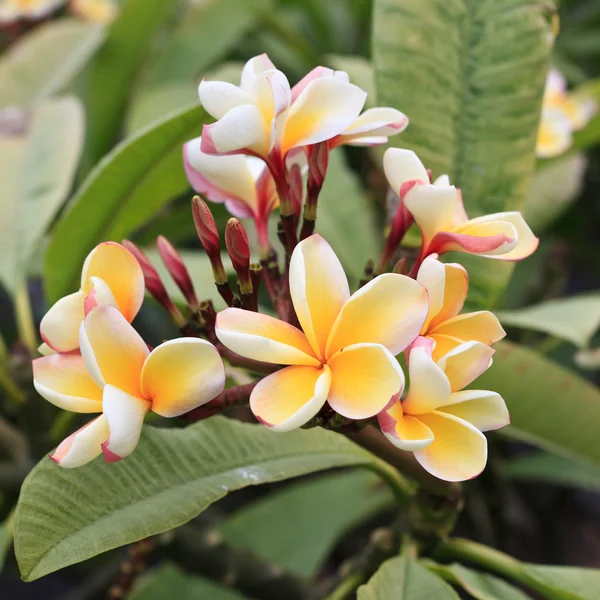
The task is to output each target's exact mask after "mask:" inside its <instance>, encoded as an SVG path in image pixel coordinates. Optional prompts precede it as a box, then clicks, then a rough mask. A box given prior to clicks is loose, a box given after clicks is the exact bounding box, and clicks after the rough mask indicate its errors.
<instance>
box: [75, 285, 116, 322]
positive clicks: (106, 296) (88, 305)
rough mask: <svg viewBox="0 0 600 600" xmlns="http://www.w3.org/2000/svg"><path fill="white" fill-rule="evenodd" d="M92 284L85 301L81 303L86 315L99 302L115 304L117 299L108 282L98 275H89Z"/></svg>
mask: <svg viewBox="0 0 600 600" xmlns="http://www.w3.org/2000/svg"><path fill="white" fill-rule="evenodd" d="M90 281H91V284H92V290H91V292H90V293H89V294H88V295H87V297H86V299H85V302H84V303H83V310H84V312H85V314H86V315H87V314H88V313H89V312H90V310H92V308H94V307H95V306H98V305H99V304H109V305H110V306H115V307H116V306H117V301H116V300H115V297H114V296H113V293H112V291H111V289H110V288H109V287H108V284H107V283H106V282H105V281H104V280H103V279H100V277H90Z"/></svg>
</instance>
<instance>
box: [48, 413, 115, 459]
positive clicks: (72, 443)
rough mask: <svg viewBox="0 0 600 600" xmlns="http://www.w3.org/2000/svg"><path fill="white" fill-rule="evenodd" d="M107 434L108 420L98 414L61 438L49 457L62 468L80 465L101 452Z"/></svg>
mask: <svg viewBox="0 0 600 600" xmlns="http://www.w3.org/2000/svg"><path fill="white" fill-rule="evenodd" d="M108 435H109V429H108V421H107V420H106V417H105V416H104V415H100V416H99V417H96V418H95V419H94V420H93V421H90V422H89V423H87V425H84V426H83V427H82V428H81V429H79V430H77V431H76V432H75V433H72V434H71V435H70V436H69V437H68V438H66V439H65V440H63V441H62V442H61V443H60V444H59V445H58V447H57V448H56V450H55V451H54V453H53V454H51V455H50V458H51V459H52V460H53V461H54V462H55V463H56V464H57V465H58V466H60V467H63V468H64V469H74V468H76V467H81V466H82V465H85V464H86V463H89V462H90V461H92V460H94V458H96V457H97V456H100V454H102V444H103V443H104V442H105V441H106V439H107V438H108Z"/></svg>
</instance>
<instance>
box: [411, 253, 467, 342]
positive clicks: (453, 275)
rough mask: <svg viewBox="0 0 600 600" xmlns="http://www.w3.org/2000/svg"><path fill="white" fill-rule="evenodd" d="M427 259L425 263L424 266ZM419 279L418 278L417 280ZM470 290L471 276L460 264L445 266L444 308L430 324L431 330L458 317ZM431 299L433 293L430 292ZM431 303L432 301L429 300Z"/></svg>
mask: <svg viewBox="0 0 600 600" xmlns="http://www.w3.org/2000/svg"><path fill="white" fill-rule="evenodd" d="M426 261H427V258H426V259H425V260H424V261H423V264H425V262H426ZM417 279H418V278H417ZM468 290H469V274H468V273H467V270H466V269H465V268H464V267H463V266H462V265H459V264H458V263H445V264H444V300H443V302H442V307H441V308H440V309H439V310H438V312H437V313H436V314H435V316H434V317H433V318H432V319H431V321H430V323H429V330H430V331H433V330H434V329H435V327H436V326H437V325H439V324H440V323H443V322H444V321H446V320H447V319H450V318H451V317H454V316H456V315H457V314H458V313H459V312H460V311H461V310H462V308H463V305H464V303H465V300H466V298H467V292H468ZM430 298H431V292H430ZM429 302H430V303H431V299H430V300H429Z"/></svg>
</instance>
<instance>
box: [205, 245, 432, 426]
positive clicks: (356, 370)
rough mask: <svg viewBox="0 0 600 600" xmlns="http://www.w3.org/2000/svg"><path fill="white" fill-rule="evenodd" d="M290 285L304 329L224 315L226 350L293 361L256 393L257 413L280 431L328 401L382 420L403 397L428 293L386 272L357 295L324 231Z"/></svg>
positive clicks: (220, 328)
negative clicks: (407, 356)
mask: <svg viewBox="0 0 600 600" xmlns="http://www.w3.org/2000/svg"><path fill="white" fill-rule="evenodd" d="M289 281H290V295H291V298H292V302H293V305H294V309H295V311H296V315H297V316H298V321H299V322H300V325H301V327H302V331H301V330H300V329H298V328H296V327H294V326H292V325H290V324H288V323H285V322H283V321H279V320H278V319H275V318H273V317H270V316H267V315H262V314H259V313H255V312H249V311H246V310H241V309H238V308H228V309H225V310H224V311H222V312H220V313H219V314H218V315H217V323H216V333H217V336H218V338H219V339H220V340H221V342H222V343H223V344H224V345H225V346H227V347H228V348H229V349H231V350H233V351H234V352H237V353H238V354H241V355H242V356H245V357H248V358H252V359H255V360H261V361H266V362H272V363H276V364H279V365H289V366H287V367H286V368H284V369H282V370H280V371H277V372H275V373H273V374H272V375H269V376H268V377H266V378H265V379H263V380H262V381H260V382H259V384H258V385H257V386H256V387H255V388H254V390H253V391H252V395H251V397H250V407H251V409H252V412H253V413H254V415H255V416H256V417H257V419H258V420H259V421H261V422H263V423H264V424H265V425H267V426H269V427H270V428H271V429H273V430H274V431H289V430H291V429H295V428H297V427H300V426H301V425H303V424H305V423H306V422H307V421H309V420H310V419H311V418H312V417H314V416H315V415H316V414H317V413H318V412H319V410H320V409H321V408H322V407H323V405H324V404H325V402H326V401H327V402H329V405H330V406H331V408H332V409H333V410H335V411H336V412H337V413H339V414H340V415H342V416H344V417H347V418H349V419H365V418H368V417H372V416H374V415H376V414H377V413H379V412H380V411H381V410H383V408H384V407H385V406H387V404H388V403H389V402H390V400H391V399H392V398H393V397H395V396H397V395H398V394H400V393H401V392H402V389H403V387H404V375H403V373H402V370H401V368H400V366H399V365H398V362H397V361H396V359H395V358H394V356H395V355H396V354H399V353H400V352H402V350H404V348H406V347H407V346H408V345H409V344H410V343H411V342H412V341H413V340H414V339H415V337H416V336H417V335H418V333H419V331H421V327H422V326H423V323H424V321H425V317H426V315H427V307H428V303H427V292H426V291H425V289H424V288H423V286H421V285H420V284H419V283H417V282H416V281H414V280H413V279H410V278H408V277H405V276H403V275H397V274H394V273H387V274H385V275H380V276H379V277H376V278H375V279H373V280H372V281H370V282H369V283H367V285H365V286H364V287H362V288H361V289H360V290H358V291H357V292H356V293H354V294H353V295H352V296H350V291H349V287H348V280H347V279H346V275H345V273H344V270H343V268H342V265H341V264H340V261H339V260H338V258H337V256H336V255H335V253H334V252H333V250H332V248H331V246H330V245H329V244H328V243H327V242H326V241H325V240H324V239H323V238H322V237H321V236H319V235H312V236H310V237H308V238H306V239H305V240H304V241H302V242H300V244H298V246H296V248H295V249H294V252H293V254H292V257H291V262H290V269H289Z"/></svg>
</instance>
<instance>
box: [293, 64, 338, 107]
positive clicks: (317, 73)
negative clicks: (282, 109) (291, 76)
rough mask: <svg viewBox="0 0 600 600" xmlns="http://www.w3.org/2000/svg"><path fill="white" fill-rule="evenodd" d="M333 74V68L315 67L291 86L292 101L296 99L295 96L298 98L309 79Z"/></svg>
mask: <svg viewBox="0 0 600 600" xmlns="http://www.w3.org/2000/svg"><path fill="white" fill-rule="evenodd" d="M333 74H334V71H333V69H330V68H329V67H320V66H319V67H315V68H314V69H313V70H312V71H310V72H309V73H308V74H306V75H305V76H304V77H303V78H302V79H301V80H300V81H299V82H298V83H297V84H296V85H295V86H294V87H293V88H292V102H295V101H296V98H298V96H299V95H300V94H301V93H302V92H303V91H304V90H305V88H306V86H307V85H308V84H309V83H310V82H311V81H314V80H315V79H319V78H321V77H332V76H333Z"/></svg>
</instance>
